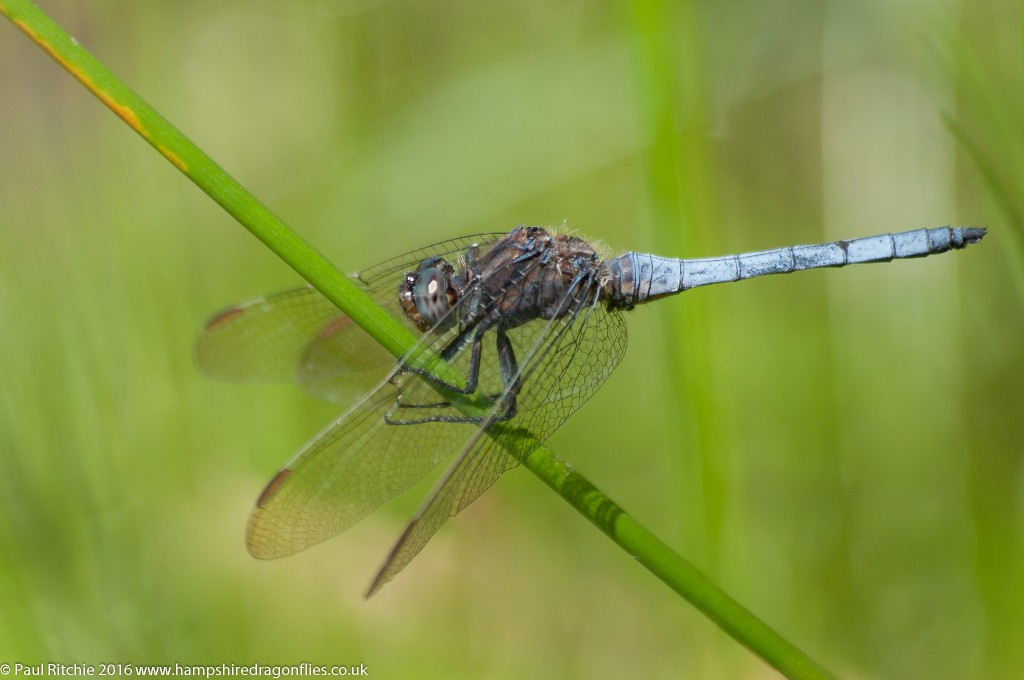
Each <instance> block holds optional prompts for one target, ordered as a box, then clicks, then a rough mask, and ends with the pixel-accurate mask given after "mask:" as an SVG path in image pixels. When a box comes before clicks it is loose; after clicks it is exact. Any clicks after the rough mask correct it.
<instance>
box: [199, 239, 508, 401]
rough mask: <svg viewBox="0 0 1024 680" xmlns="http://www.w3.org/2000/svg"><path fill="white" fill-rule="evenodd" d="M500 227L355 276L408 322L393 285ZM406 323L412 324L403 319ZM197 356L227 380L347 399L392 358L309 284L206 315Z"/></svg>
mask: <svg viewBox="0 0 1024 680" xmlns="http://www.w3.org/2000/svg"><path fill="white" fill-rule="evenodd" d="M500 236H501V234H480V235H477V236H467V237H461V238H457V239H452V240H449V241H444V242H442V243H438V244H435V245H433V246H428V247H426V248H421V249H419V250H415V251H412V252H409V253H406V254H404V255H400V256H398V257H394V258H391V259H389V260H387V261H385V262H382V263H380V264H378V265H376V266H374V267H371V268H369V269H367V270H365V271H364V272H362V273H360V274H357V275H356V276H355V277H353V278H354V280H355V281H356V282H357V283H358V284H359V285H360V287H362V288H363V289H364V290H366V292H367V293H369V294H370V296H371V297H373V298H374V299H375V300H376V301H377V303H378V304H380V305H382V306H383V307H385V308H386V309H388V311H389V312H391V314H392V315H393V316H396V317H397V318H399V319H401V320H402V321H404V322H406V323H409V322H408V320H407V319H406V318H405V315H404V313H402V311H401V308H400V307H399V305H398V286H399V284H400V283H401V281H402V277H403V275H404V274H405V272H408V271H414V270H415V269H416V267H417V266H418V265H419V263H420V262H421V261H422V260H423V259H425V258H427V257H429V256H432V255H441V256H443V257H446V258H449V259H450V260H451V261H453V263H454V262H455V261H457V260H459V259H460V258H462V257H463V256H464V255H465V252H466V250H467V249H468V248H469V247H470V246H471V245H472V244H480V245H481V246H486V245H487V244H490V243H493V242H494V241H495V240H496V239H497V238H499V237H500ZM409 325H410V326H411V324H409ZM195 357H196V363H197V365H198V366H199V368H200V369H201V370H202V371H203V372H204V373H206V374H207V375H209V376H210V377H213V378H217V379H220V380H228V381H232V382H297V383H298V384H299V385H301V386H302V387H303V389H304V390H305V391H306V392H308V393H309V394H311V395H312V396H315V397H318V398H321V399H326V400H327V401H332V402H335V403H352V402H353V401H354V400H355V399H356V398H357V397H359V396H362V395H363V394H365V393H366V392H367V391H369V390H370V389H372V388H373V387H374V386H375V385H376V384H377V383H378V382H379V381H380V379H381V378H382V377H383V376H384V375H385V374H386V373H387V370H388V368H390V367H392V366H393V365H394V358H393V357H392V356H391V355H389V354H388V353H387V351H385V350H384V349H383V348H381V347H380V346H379V345H378V344H377V343H376V342H374V341H373V339H372V338H370V337H369V336H368V335H367V334H366V333H365V332H364V331H363V330H362V329H361V328H359V327H358V326H356V325H355V324H354V323H353V322H352V320H351V319H349V318H348V317H347V316H345V315H344V314H342V313H341V312H340V311H339V310H338V308H337V307H335V306H334V304H333V303H331V302H330V301H329V300H328V299H327V298H325V297H324V296H323V295H321V294H320V293H319V292H318V291H317V290H316V289H315V288H312V287H311V286H307V287H305V288H297V289H295V290H289V291H286V292H283V293H277V294H275V295H270V296H267V297H264V298H259V299H257V300H251V301H249V302H245V303H242V304H239V305H236V306H234V307H231V308H229V309H226V310H224V311H222V312H220V313H218V314H217V315H215V316H214V317H213V318H211V319H210V320H209V321H208V322H207V323H206V325H205V326H204V328H203V330H202V331H201V332H200V335H199V338H198V339H197V341H196V349H195Z"/></svg>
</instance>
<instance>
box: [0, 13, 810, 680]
mask: <svg viewBox="0 0 1024 680" xmlns="http://www.w3.org/2000/svg"><path fill="white" fill-rule="evenodd" d="M0 14H3V15H5V16H6V17H7V18H8V19H10V20H11V22H12V23H14V25H15V26H17V27H18V28H19V29H20V30H21V31H22V32H23V33H25V35H27V36H28V37H29V38H30V39H31V40H32V41H33V42H35V43H36V44H37V45H39V46H40V47H41V48H42V49H43V50H45V51H46V52H47V53H48V54H49V55H50V56H51V57H53V58H54V60H56V61H57V63H58V64H60V65H61V66H62V67H63V68H64V69H65V70H67V71H68V72H69V73H70V74H71V75H72V76H74V77H75V78H76V79H77V80H78V81H79V82H80V83H82V84H83V85H84V86H85V87H86V88H87V89H89V91H91V92H92V93H93V94H94V95H96V97H97V98H98V99H99V100H100V101H101V102H103V104H104V105H106V106H107V107H108V108H110V109H111V110H112V111H113V112H114V113H115V114H117V115H118V116H119V117H120V118H121V119H122V120H123V121H124V122H125V123H127V124H128V125H129V126H130V127H131V128H132V129H134V130H135V131H136V132H137V133H139V135H141V136H142V138H143V139H145V140H146V141H147V142H148V143H149V144H150V145H151V146H153V148H155V149H156V150H157V151H159V152H160V153H161V154H162V155H163V156H164V157H165V158H166V159H167V160H169V161H170V162H171V163H173V164H174V166H175V167H177V168H178V169H179V170H180V171H181V172H182V173H184V174H185V176H186V177H188V178H189V179H190V180H192V181H193V182H194V183H195V184H196V185H197V186H198V187H199V188H200V189H202V190H203V191H204V192H205V193H206V194H208V195H209V196H210V197H211V198H213V200H215V201H216V202H217V203H218V204H220V205H221V206H222V207H223V208H224V209H225V210H227V211H228V213H229V214H231V215H232V216H233V217H234V218H235V219H236V220H238V221H239V222H240V223H241V224H242V225H243V226H244V227H245V228H246V229H248V230H249V231H251V232H252V233H253V235H255V236H256V237H257V238H259V239H260V240H261V241H263V243H265V244H266V245H267V247H268V248H270V249H271V250H272V251H274V252H275V253H277V255H278V256H279V257H280V258H281V259H282V260H284V261H285V262H286V263H287V264H288V265H289V266H291V267H292V269H294V270H295V271H296V272H297V273H298V274H299V275H300V276H302V277H303V278H304V279H306V280H307V281H309V282H310V283H311V284H312V285H314V286H315V287H316V288H317V290H319V291H320V292H322V293H323V294H324V295H325V296H326V297H327V298H328V299H329V300H331V302H333V303H334V304H336V305H337V306H338V307H339V308H340V309H341V310H342V311H343V312H345V314H347V315H348V316H349V317H351V318H352V320H353V321H355V322H356V323H358V324H359V325H360V326H361V327H362V328H363V329H364V330H366V332H367V333H369V334H370V335H371V336H372V337H373V338H374V339H375V340H377V341H378V342H379V343H380V344H381V345H383V346H384V347H385V348H386V349H387V350H388V351H390V352H391V353H392V354H394V355H395V356H402V355H403V354H404V353H406V352H407V351H408V350H410V349H411V348H412V347H413V345H414V344H415V343H416V340H417V338H416V337H415V336H414V335H413V334H412V333H411V332H409V331H408V330H407V329H406V328H405V327H404V326H402V325H401V324H400V323H399V322H398V321H397V320H396V319H393V318H392V317H391V316H390V315H389V314H388V313H387V312H386V311H384V310H383V309H381V308H380V307H379V306H377V305H376V304H375V303H374V302H373V300H372V299H370V298H369V297H368V296H366V295H365V294H364V293H363V292H362V291H361V290H360V289H359V288H358V287H357V286H356V285H354V284H353V283H352V282H351V281H350V280H349V279H348V278H347V277H346V276H345V275H344V274H343V273H342V272H340V271H339V270H338V269H337V268H335V267H334V266H333V265H332V264H331V263H330V262H328V261H327V260H326V259H325V258H324V257H323V256H321V255H320V254H319V253H317V252H316V251H315V250H314V249H313V248H312V247H311V246H310V245H309V244H307V243H306V242H305V241H304V240H303V239H302V238H301V237H299V236H298V235H297V234H296V233H295V232H293V231H292V230H290V229H289V228H288V227H287V226H286V225H285V224H284V223H283V222H282V221H281V220H280V219H278V218H277V217H276V216H275V215H274V214H273V213H271V212H270V210H268V209H267V208H266V207H265V206H263V205H262V204H261V203H260V202H259V201H258V200H256V198H255V197H254V196H252V195H251V194H250V193H249V192H248V191H246V190H245V189H244V188H243V187H242V186H241V185H240V184H239V183H238V182H237V181H235V180H234V179H233V178H232V177H231V176H230V175H228V174H227V173H226V172H225V171H224V170H223V169H222V168H221V167H220V166H218V165H217V164H216V163H215V162H214V161H213V159H211V158H210V157H209V156H207V155H206V154H205V153H203V152H202V151H200V150H199V149H198V148H197V147H196V146H195V145H194V144H192V142H190V141H189V140H188V139H186V138H185V136H184V135H182V134H181V133H180V132H179V131H178V130H177V129H175V128H174V127H173V126H171V124H170V123H168V122H167V121H166V120H165V119H164V118H163V117H162V116H160V115H159V114H158V113H157V112H156V111H155V110H154V109H153V108H152V107H150V106H149V105H148V104H147V103H146V102H145V101H143V100H142V98H141V97H139V96H138V95H137V94H135V93H134V92H132V90H131V89H129V88H128V87H127V86H126V85H125V84H124V83H122V82H121V81H120V80H119V79H118V78H117V77H116V76H114V74H113V73H111V72H110V71H109V70H108V69H106V68H105V67H104V66H103V65H102V64H100V62H99V61H97V60H96V59H95V58H94V57H93V56H92V55H91V54H89V53H88V52H87V51H86V50H85V49H83V48H82V47H81V46H80V45H79V44H78V43H77V42H76V41H74V40H73V39H72V38H71V36H69V35H68V34H67V33H66V32H64V31H63V30H62V29H61V28H60V27H59V26H57V25H56V24H55V23H54V22H53V21H52V20H50V19H49V17H47V16H46V15H45V14H43V13H42V12H41V11H40V10H39V9H38V8H37V7H36V6H35V5H33V4H32V3H31V2H29V1H28V0H0ZM525 465H526V467H527V468H528V469H529V470H530V471H532V472H533V473H534V474H535V475H537V476H538V477H540V478H541V479H542V480H543V481H544V482H545V483H546V484H548V486H550V487H551V488H552V489H554V490H555V491H556V492H558V493H559V495H561V496H562V498H564V499H565V500H566V501H567V502H568V503H570V504H571V505H572V506H573V507H575V508H576V509H577V510H579V511H580V512H581V513H582V514H583V515H584V516H586V517H587V519H589V520H590V521H591V522H593V523H594V524H595V525H596V526H598V527H600V528H601V530H602V531H604V532H605V533H606V534H607V535H608V536H610V537H611V538H612V540H614V541H615V542H616V543H617V544H618V545H619V546H621V547H622V548H623V549H624V550H626V551H627V552H628V553H629V554H630V555H633V556H634V557H636V558H637V559H638V561H639V562H640V563H641V564H643V565H644V566H645V567H646V568H647V569H648V570H650V571H651V572H652V573H653V574H655V575H656V576H657V577H658V578H660V579H661V580H662V581H664V582H665V583H666V584H668V585H669V586H670V587H671V588H672V589H673V590H675V591H676V592H677V593H679V594H680V595H682V596H683V597H685V598H686V599H687V600H689V601H690V602H691V603H692V604H693V605H694V606H696V607H697V608H699V609H700V610H701V611H702V612H704V613H705V614H706V615H707V616H708V617H710V618H711V619H712V620H713V621H714V622H715V623H717V624H718V625H719V626H721V627H722V629H723V630H725V631H726V632H727V633H728V634H729V635H731V636H732V637H734V638H735V639H736V640H738V641H739V642H741V643H742V644H743V645H745V646H746V647H748V648H749V649H751V650H752V651H753V652H754V653H756V654H758V655H759V656H761V657H762V658H763V659H764V660H765V661H767V662H768V663H769V664H771V665H772V666H774V667H775V668H777V669H778V670H779V671H780V672H782V673H783V674H785V675H786V676H787V677H789V678H827V677H830V676H829V674H828V673H827V672H826V671H825V670H823V669H822V668H821V667H820V666H818V665H817V664H815V663H814V662H813V661H812V660H811V659H810V658H809V657H807V656H806V655H804V654H803V653H802V652H800V650H798V649H797V648H796V647H794V646H793V645H792V644H790V643H789V642H787V641H786V640H785V639H783V638H782V637H781V636H780V635H779V634H778V633H776V632H775V631H774V630H772V629H771V628H769V627H768V626H767V625H765V624H764V623H763V622H761V621H760V620H759V619H758V618H757V617H755V616H754V615H753V614H751V613H750V612H749V611H747V610H745V609H744V608H743V607H741V606H740V605H739V604H738V603H737V602H736V601H735V600H733V599H732V598H730V597H729V596H728V595H726V594H725V593H724V592H723V591H722V590H720V589H719V588H718V587H717V586H715V585H714V584H713V583H711V582H710V581H709V580H708V579H707V578H706V577H705V576H703V575H702V574H701V573H700V572H699V571H698V570H697V569H696V568H695V567H693V565H691V564H690V563H688V562H687V561H686V560H684V559H683V558H682V557H680V556H679V555H677V554H675V553H674V552H673V551H672V550H671V549H670V548H669V547H668V546H666V545H665V544H664V543H662V542H661V541H659V540H658V539H657V538H656V537H655V536H654V535H653V534H651V533H650V532H649V531H647V530H646V529H644V528H643V527H642V526H641V525H640V524H639V523H637V522H636V520H634V519H632V518H631V517H630V516H629V515H627V514H626V513H625V512H624V511H623V510H622V509H621V508H620V507H619V506H617V505H616V504H615V503H614V502H612V501H611V500H610V499H609V498H608V497H607V496H605V495H604V494H603V493H601V492H600V491H599V490H598V489H597V488H596V487H594V485H592V484H591V483H590V482H588V481H587V480H586V479H584V478H583V477H582V476H581V475H579V474H578V473H576V472H574V471H573V470H572V469H571V468H570V467H569V466H568V465H566V464H565V463H564V462H563V461H561V460H560V459H559V458H558V457H557V456H555V454H553V453H552V452H551V451H549V450H547V449H546V448H543V447H540V448H538V449H537V450H536V451H535V452H534V453H533V454H532V455H531V456H529V457H528V458H527V459H526V461H525Z"/></svg>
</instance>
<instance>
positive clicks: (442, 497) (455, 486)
mask: <svg viewBox="0 0 1024 680" xmlns="http://www.w3.org/2000/svg"><path fill="white" fill-rule="evenodd" d="M567 297H568V296H567ZM596 297H597V288H596V285H591V284H588V285H586V286H583V287H582V289H581V290H578V291H576V292H574V293H573V294H572V297H571V298H570V299H567V300H566V301H565V304H566V305H568V306H569V313H567V314H566V315H564V316H562V317H561V318H556V319H554V320H551V321H544V320H536V321H533V322H531V323H528V324H525V325H524V326H520V327H519V328H516V329H512V330H511V331H509V335H510V336H511V340H512V343H513V346H514V349H515V352H516V355H517V357H519V361H520V362H521V363H520V370H519V375H518V377H519V380H520V383H521V385H522V387H521V389H520V391H519V393H518V395H517V396H516V397H515V402H516V414H515V416H514V417H512V418H508V419H502V413H503V411H504V409H503V402H507V399H508V398H509V397H510V394H509V392H508V391H506V392H505V393H504V394H503V395H502V397H501V398H500V399H498V401H497V403H496V405H495V408H494V410H492V411H491V413H490V414H489V416H488V419H487V420H486V421H485V422H484V423H483V424H482V426H481V427H480V428H479V429H478V430H477V431H476V432H475V433H474V434H473V436H472V438H471V439H470V440H469V441H468V442H466V444H465V446H464V447H463V449H462V452H461V454H460V455H459V456H458V458H457V459H456V461H455V463H454V464H453V465H452V466H451V467H450V468H449V469H448V471H447V472H446V473H445V475H444V476H443V477H442V479H441V480H440V481H439V483H438V484H437V486H436V487H435V488H434V490H433V491H432V493H431V494H430V496H429V497H428V498H427V500H426V501H425V502H424V503H423V505H422V506H421V507H420V509H419V511H418V512H417V513H416V515H415V516H414V518H413V519H412V521H411V522H410V523H409V525H408V526H407V527H406V529H405V531H404V532H403V533H402V535H401V537H400V538H399V539H398V542H397V543H396V544H395V546H394V548H393V549H392V551H391V553H390V555H389V556H388V558H387V560H386V561H385V563H384V566H383V567H381V569H380V571H379V572H378V573H377V576H376V578H375V579H374V581H373V583H372V584H371V585H370V588H369V590H368V591H367V597H369V596H371V595H373V594H374V593H376V592H377V591H378V590H379V589H380V588H381V587H382V586H383V585H384V584H385V583H387V582H388V581H390V580H391V579H392V578H394V577H395V575H397V574H398V573H399V572H400V571H401V570H402V569H404V568H405V567H406V565H408V564H409V562H410V561H412V559H413V558H414V557H415V556H416V555H417V554H418V553H419V552H420V550H422V549H423V547H424V546H425V545H426V544H427V542H428V541H429V540H430V538H431V537H432V536H433V535H434V534H435V533H436V532H437V530H438V529H440V528H441V526H442V525H443V524H444V523H445V521H447V519H448V518H449V517H453V516H455V515H456V514H458V513H459V512H460V511H461V510H463V509H464V508H465V507H466V506H468V505H469V504H470V503H472V502H473V501H474V500H476V499H477V498H478V497H479V496H480V495H481V494H482V493H483V492H484V491H486V490H487V489H488V488H489V487H490V486H491V485H493V484H494V482H496V481H497V480H498V478H499V477H500V476H501V475H502V474H503V473H504V472H506V471H508V470H510V469H512V468H514V467H515V466H517V465H518V464H519V463H520V461H522V460H523V459H525V458H526V457H527V456H529V455H530V454H531V453H532V452H533V451H534V450H535V449H536V448H537V447H538V446H540V444H541V443H542V442H543V441H544V440H545V439H546V438H547V437H548V436H549V435H550V434H551V433H552V432H554V431H555V430H556V429H557V428H558V427H559V426H560V425H561V424H562V423H563V422H565V420H566V419H567V418H568V417H569V416H570V415H572V413H573V412H574V411H576V409H578V408H579V407H580V406H582V405H583V403H584V402H586V401H587V399H589V398H590V397H591V396H592V395H593V394H594V392H596V391H597V389H598V388H599V387H600V385H601V384H602V383H603V382H604V380H605V379H606V378H607V377H608V375H609V374H611V372H612V370H613V369H614V368H615V366H617V365H618V363H619V361H620V360H621V358H622V355H623V353H624V352H625V349H626V326H625V322H624V319H623V318H622V315H621V314H620V313H618V312H609V311H607V310H606V309H605V307H604V306H603V305H600V304H598V303H597V302H596ZM490 366H491V368H490V369H489V371H490V372H491V373H492V374H493V373H494V372H495V371H496V370H498V369H496V368H494V363H493V362H492V363H491V364H490ZM482 371H483V369H482ZM483 379H484V377H483V376H482V378H481V380H483Z"/></svg>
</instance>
